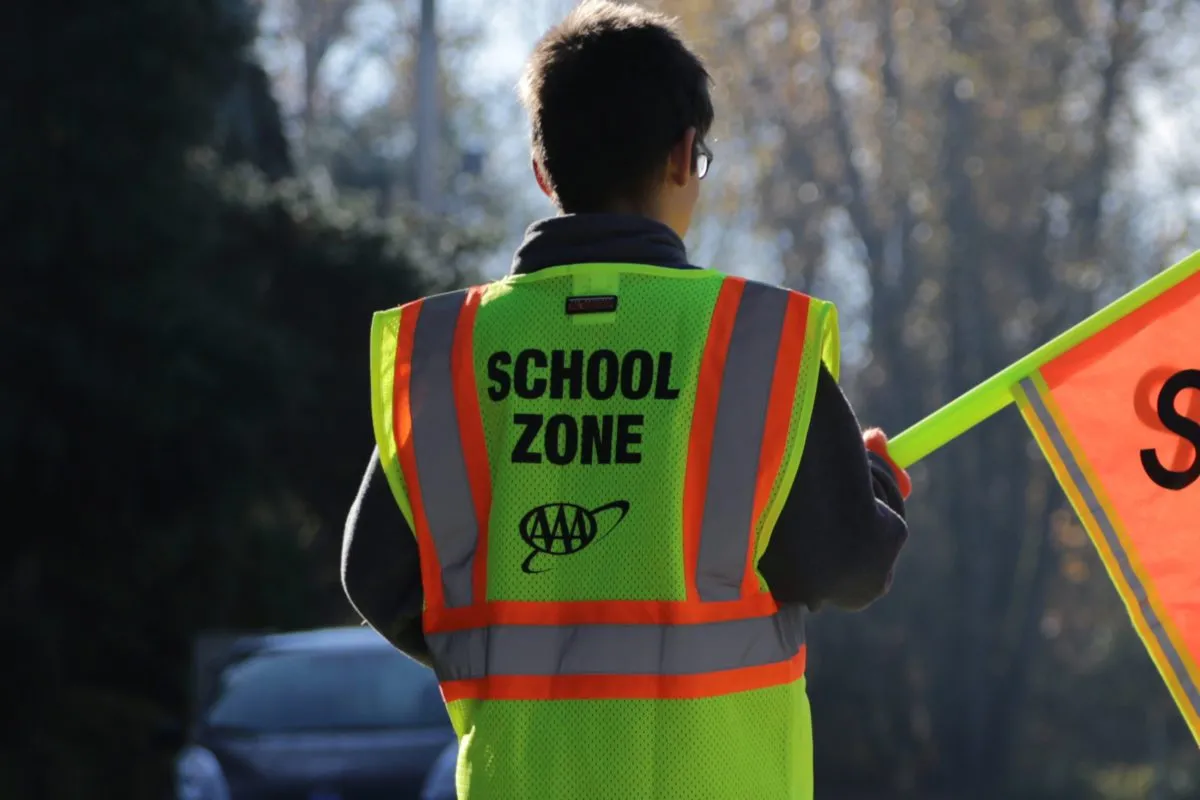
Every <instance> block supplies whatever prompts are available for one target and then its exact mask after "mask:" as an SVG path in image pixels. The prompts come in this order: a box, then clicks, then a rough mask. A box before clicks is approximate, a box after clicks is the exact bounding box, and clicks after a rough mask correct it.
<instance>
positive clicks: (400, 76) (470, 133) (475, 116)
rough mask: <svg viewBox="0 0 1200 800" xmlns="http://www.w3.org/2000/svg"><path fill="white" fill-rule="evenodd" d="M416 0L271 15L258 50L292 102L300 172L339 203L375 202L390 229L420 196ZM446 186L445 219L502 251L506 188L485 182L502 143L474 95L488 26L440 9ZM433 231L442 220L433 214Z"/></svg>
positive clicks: (332, 3) (274, 10)
mask: <svg viewBox="0 0 1200 800" xmlns="http://www.w3.org/2000/svg"><path fill="white" fill-rule="evenodd" d="M419 5H420V3H419V2H417V0H306V1H305V2H298V3H284V2H278V1H277V0H272V2H268V3H266V4H265V14H264V19H265V20H266V24H265V29H266V35H265V36H264V38H263V41H262V43H261V45H260V48H261V49H262V50H263V51H264V52H265V53H267V54H268V60H269V64H270V65H271V73H272V76H273V79H274V81H275V83H276V85H277V86H279V87H280V88H281V89H282V90H283V93H284V96H285V97H286V98H287V102H286V103H285V107H286V108H287V114H286V116H287V117H288V119H289V121H290V123H291V124H290V128H291V130H292V133H293V140H294V142H295V145H296V151H297V156H298V161H299V163H300V165H301V168H302V170H303V171H304V172H305V173H306V174H308V175H310V176H313V177H314V178H315V179H316V180H319V181H323V182H325V183H326V185H327V186H328V188H329V189H330V190H331V191H334V192H337V193H339V194H342V195H349V196H352V197H353V196H358V197H359V198H360V199H362V200H366V201H368V202H369V203H370V205H371V206H372V207H373V208H374V210H375V213H376V214H378V215H379V216H381V217H385V218H386V217H388V216H390V215H393V214H399V213H413V211H414V209H413V198H414V197H415V194H416V191H415V190H416V169H415V162H414V159H415V155H416V154H415V147H416V125H415V118H414V113H413V112H414V110H415V108H416V94H415V89H416V83H415V80H414V78H415V66H416V51H417V48H416V36H417V27H418V25H419V18H418V13H417V12H418V7H419ZM439 6H440V7H441V11H440V13H439V15H438V18H437V29H438V34H439V54H440V55H439V59H440V61H441V65H442V69H441V70H440V74H439V77H440V84H441V98H440V100H439V105H440V107H441V108H442V109H443V113H442V114H441V120H440V129H441V131H442V135H441V138H440V147H439V153H440V159H439V161H440V164H439V166H440V173H441V175H440V183H441V184H442V190H443V191H442V194H443V195H444V196H445V197H446V198H447V203H446V206H447V207H446V208H445V211H446V212H447V213H448V214H449V216H450V217H451V218H452V219H454V220H456V221H459V222H463V223H466V224H470V225H472V226H473V227H474V228H475V229H476V231H477V233H478V234H480V235H482V234H485V233H486V234H487V235H489V236H490V237H492V239H493V240H494V239H495V237H497V236H498V235H499V230H500V229H501V228H502V227H503V225H504V224H505V223H506V222H507V221H508V216H509V215H511V214H512V213H514V208H513V204H512V203H511V197H510V196H509V194H508V193H506V192H505V191H504V187H503V186H502V185H499V184H497V183H496V182H495V181H484V180H482V179H481V178H482V176H483V171H484V169H485V168H486V161H485V160H484V158H483V157H484V154H485V153H484V149H483V147H484V145H483V143H484V142H489V143H490V140H491V139H492V135H491V131H490V129H489V125H488V121H487V114H486V110H487V109H486V107H485V101H486V99H487V97H486V95H481V94H480V93H478V92H476V91H472V90H470V89H469V88H468V87H467V86H465V85H464V80H463V75H464V74H465V70H463V69H461V68H460V67H461V66H462V64H463V61H464V59H466V58H467V57H469V56H470V55H472V54H473V53H474V52H475V50H476V49H477V47H478V45H479V43H480V39H481V36H482V29H481V27H480V26H479V25H476V24H472V23H470V22H466V21H464V19H463V18H462V16H461V15H459V16H457V17H456V16H452V15H451V14H450V13H449V12H448V11H447V9H446V8H445V4H444V3H439ZM430 216H431V219H430V220H428V221H427V222H431V221H433V220H434V219H436V218H437V217H438V216H439V215H437V214H431V215H430Z"/></svg>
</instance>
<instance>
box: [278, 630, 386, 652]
mask: <svg viewBox="0 0 1200 800" xmlns="http://www.w3.org/2000/svg"><path fill="white" fill-rule="evenodd" d="M259 645H260V647H259V648H258V649H259V652H263V651H271V652H275V653H282V652H298V651H313V650H329V651H340V652H345V651H348V650H362V651H386V650H390V649H392V646H391V645H390V644H389V643H388V641H387V640H386V639H384V638H383V637H382V636H380V635H379V634H378V633H377V632H376V631H375V630H374V629H373V628H369V627H366V626H353V627H352V626H345V627H337V628H317V629H314V630H307V631H293V632H291V633H269V634H266V635H265V636H263V637H261V638H260V639H259Z"/></svg>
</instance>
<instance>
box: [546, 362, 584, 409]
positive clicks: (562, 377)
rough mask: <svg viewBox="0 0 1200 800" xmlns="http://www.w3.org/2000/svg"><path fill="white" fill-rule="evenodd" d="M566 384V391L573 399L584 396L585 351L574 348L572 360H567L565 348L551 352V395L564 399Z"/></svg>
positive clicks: (557, 398) (556, 398)
mask: <svg viewBox="0 0 1200 800" xmlns="http://www.w3.org/2000/svg"><path fill="white" fill-rule="evenodd" d="M564 384H565V385H566V388H567V389H568V390H569V391H568V392H566V394H568V395H569V396H570V398H571V399H572V400H578V399H580V398H581V397H583V351H582V350H572V351H571V360H570V361H569V362H568V361H567V353H566V352H565V351H563V350H553V351H551V353H550V396H551V397H552V398H554V399H555V400H562V399H563V395H564Z"/></svg>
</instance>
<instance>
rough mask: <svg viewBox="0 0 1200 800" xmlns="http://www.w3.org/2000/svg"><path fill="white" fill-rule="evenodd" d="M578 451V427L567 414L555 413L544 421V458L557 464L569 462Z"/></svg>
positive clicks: (573, 419) (562, 464) (561, 464)
mask: <svg viewBox="0 0 1200 800" xmlns="http://www.w3.org/2000/svg"><path fill="white" fill-rule="evenodd" d="M577 452H579V428H578V427H576V425H575V418H574V417H572V416H571V415H569V414H555V415H554V416H553V417H551V418H550V420H549V421H548V422H547V423H546V460H547V461H549V462H550V463H551V464H555V465H557V466H560V467H561V466H564V465H566V464H570V463H571V462H572V461H574V460H575V454H576V453H577Z"/></svg>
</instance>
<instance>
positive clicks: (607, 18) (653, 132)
mask: <svg viewBox="0 0 1200 800" xmlns="http://www.w3.org/2000/svg"><path fill="white" fill-rule="evenodd" d="M708 86H709V74H708V71H707V70H706V69H705V68H704V64H703V62H702V61H701V60H700V58H699V57H697V56H696V55H695V54H694V53H692V52H691V51H690V50H689V49H688V48H687V45H685V44H684V43H683V40H682V39H681V38H680V37H679V34H678V33H677V32H676V30H675V21H674V20H673V19H671V18H670V17H666V16H664V15H662V14H658V13H656V12H653V11H648V10H646V9H644V8H640V7H638V6H634V5H624V4H618V3H614V2H609V0H585V2H584V3H582V4H581V5H579V6H578V7H577V8H576V9H575V10H574V11H572V12H571V13H570V14H569V15H568V16H567V18H566V19H565V20H563V21H562V22H561V23H559V24H558V25H556V26H555V27H553V28H551V29H550V30H549V31H548V32H547V33H546V35H545V36H543V37H542V39H541V40H540V41H539V42H538V43H537V46H536V47H535V48H534V51H533V54H532V55H531V56H530V58H529V61H528V63H527V64H526V66H525V73H524V75H523V76H522V79H521V102H522V104H523V105H524V106H525V108H526V110H527V111H528V112H529V118H530V122H531V123H532V127H533V158H534V160H535V161H537V163H538V165H539V166H540V167H541V168H542V172H543V174H544V176H545V178H546V180H547V181H548V182H549V184H550V188H551V190H552V191H553V192H554V195H555V197H556V198H557V201H558V204H559V206H560V207H561V208H562V210H563V211H565V212H567V213H579V212H595V211H607V210H610V209H611V207H612V206H613V205H614V204H616V203H620V202H627V203H633V204H640V203H641V202H642V201H643V200H644V199H645V197H646V193H647V192H648V191H649V190H650V188H651V187H652V186H653V184H654V182H655V181H657V180H658V179H660V178H661V177H662V175H663V169H664V167H665V163H666V158H667V155H668V153H669V152H670V150H671V148H672V147H673V146H674V145H675V144H677V143H678V142H679V140H680V139H681V138H682V137H683V135H684V133H685V132H686V131H687V129H688V128H693V127H694V128H696V135H697V137H698V138H699V137H703V136H704V135H705V134H707V133H708V130H709V128H710V127H712V122H713V106H712V99H711V98H710V96H709V93H708Z"/></svg>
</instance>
